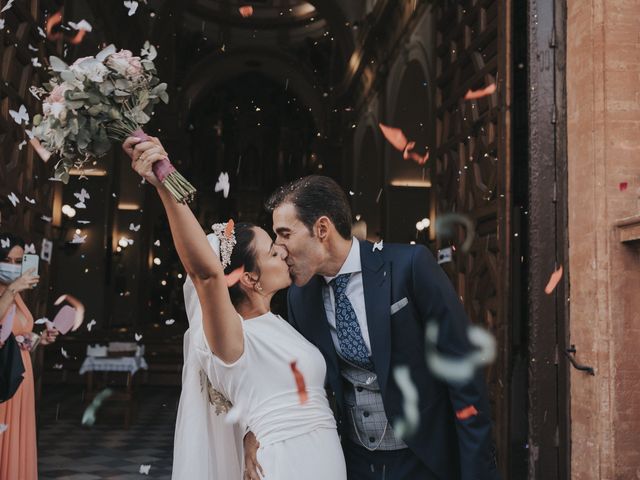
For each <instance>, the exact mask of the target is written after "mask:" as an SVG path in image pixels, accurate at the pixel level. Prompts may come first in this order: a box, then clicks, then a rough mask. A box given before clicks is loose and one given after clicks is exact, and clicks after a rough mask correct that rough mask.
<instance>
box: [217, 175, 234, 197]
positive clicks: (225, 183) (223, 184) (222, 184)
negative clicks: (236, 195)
mask: <svg viewBox="0 0 640 480" xmlns="http://www.w3.org/2000/svg"><path fill="white" fill-rule="evenodd" d="M230 188H231V185H230V184H229V174H228V173H226V172H221V173H220V176H219V177H218V181H217V182H216V185H215V187H214V191H215V192H216V193H217V192H222V195H223V196H224V198H227V197H228V196H229V189H230Z"/></svg>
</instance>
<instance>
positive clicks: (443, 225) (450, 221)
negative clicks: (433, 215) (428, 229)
mask: <svg viewBox="0 0 640 480" xmlns="http://www.w3.org/2000/svg"><path fill="white" fill-rule="evenodd" d="M455 224H462V225H464V226H465V230H466V237H465V239H464V242H462V247H461V248H462V251H463V252H465V253H466V252H468V251H469V249H470V248H471V245H472V244H473V239H474V238H475V229H474V227H473V221H472V220H471V219H470V218H469V217H467V216H465V215H461V214H459V213H445V214H443V215H439V216H438V218H437V219H436V225H435V229H436V235H442V236H445V237H452V236H453V234H454V230H453V226H454V225H455Z"/></svg>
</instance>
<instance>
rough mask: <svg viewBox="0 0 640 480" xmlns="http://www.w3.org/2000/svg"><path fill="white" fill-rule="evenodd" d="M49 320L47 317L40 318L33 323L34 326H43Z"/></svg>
mask: <svg viewBox="0 0 640 480" xmlns="http://www.w3.org/2000/svg"><path fill="white" fill-rule="evenodd" d="M48 321H49V319H48V318H47V317H42V318H39V319H37V320H36V321H35V322H33V323H34V324H35V325H45V324H46V323H47V322H48Z"/></svg>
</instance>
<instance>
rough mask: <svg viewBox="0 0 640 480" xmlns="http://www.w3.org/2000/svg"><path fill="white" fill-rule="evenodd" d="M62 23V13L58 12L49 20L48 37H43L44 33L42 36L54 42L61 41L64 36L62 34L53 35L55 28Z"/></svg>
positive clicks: (47, 26)
mask: <svg viewBox="0 0 640 480" xmlns="http://www.w3.org/2000/svg"><path fill="white" fill-rule="evenodd" d="M61 23H62V11H58V12H56V13H54V14H53V15H51V16H50V17H49V18H48V20H47V25H46V29H47V33H46V35H43V34H44V32H42V33H41V35H42V36H44V37H46V38H48V39H49V40H51V41H52V42H55V41H56V40H59V39H61V38H62V36H63V35H62V33H61V32H58V33H53V27H55V26H57V25H60V24H61Z"/></svg>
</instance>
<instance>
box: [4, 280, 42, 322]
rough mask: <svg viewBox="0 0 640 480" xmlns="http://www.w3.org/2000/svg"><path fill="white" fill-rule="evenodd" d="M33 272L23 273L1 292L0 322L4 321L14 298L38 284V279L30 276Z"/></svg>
mask: <svg viewBox="0 0 640 480" xmlns="http://www.w3.org/2000/svg"><path fill="white" fill-rule="evenodd" d="M33 272H34V269H33V268H32V269H30V270H27V271H26V272H24V274H23V275H21V276H20V278H18V279H17V280H16V281H15V282H13V283H12V284H11V285H8V286H7V288H5V290H4V292H2V295H0V322H2V321H3V320H4V317H5V315H6V314H7V312H8V311H9V308H11V305H13V301H14V298H15V296H16V295H17V294H18V293H20V292H22V291H23V290H27V289H30V288H32V287H34V286H36V285H37V284H38V280H39V279H40V277H39V276H37V275H32V273H33Z"/></svg>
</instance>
